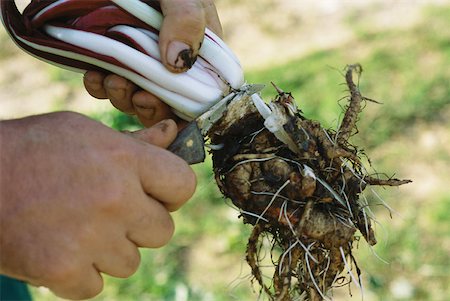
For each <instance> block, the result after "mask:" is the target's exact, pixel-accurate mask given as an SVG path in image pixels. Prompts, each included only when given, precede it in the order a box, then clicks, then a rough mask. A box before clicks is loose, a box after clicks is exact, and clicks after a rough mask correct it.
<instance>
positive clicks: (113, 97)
mask: <svg viewBox="0 0 450 301" xmlns="http://www.w3.org/2000/svg"><path fill="white" fill-rule="evenodd" d="M103 86H104V87H105V90H106V96H107V98H109V100H110V101H111V103H112V105H113V106H114V107H115V108H117V109H118V110H120V111H122V112H124V113H128V114H133V113H134V107H133V104H132V102H131V98H132V96H133V93H134V92H135V91H136V90H137V87H136V85H135V84H133V83H132V82H130V81H128V80H126V79H125V78H123V77H121V76H118V75H115V74H110V75H108V76H106V77H105V79H104V81H103Z"/></svg>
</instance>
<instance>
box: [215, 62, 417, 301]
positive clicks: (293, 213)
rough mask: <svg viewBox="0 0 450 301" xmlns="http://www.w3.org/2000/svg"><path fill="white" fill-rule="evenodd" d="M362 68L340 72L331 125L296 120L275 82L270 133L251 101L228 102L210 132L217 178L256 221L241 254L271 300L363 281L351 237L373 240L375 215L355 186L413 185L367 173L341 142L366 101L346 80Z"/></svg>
mask: <svg viewBox="0 0 450 301" xmlns="http://www.w3.org/2000/svg"><path fill="white" fill-rule="evenodd" d="M361 71H362V68H361V66H360V65H358V64H355V65H350V66H348V68H347V72H346V75H345V78H346V82H347V86H348V89H349V91H350V97H349V103H348V105H347V107H346V110H345V114H344V117H343V120H342V123H341V125H340V127H339V129H338V130H337V131H334V130H327V129H324V128H323V127H322V126H321V125H320V123H319V122H317V121H313V120H309V119H307V118H305V117H304V116H302V115H301V113H300V112H301V111H298V110H297V108H296V107H295V102H294V100H293V97H292V95H291V94H290V93H286V92H284V91H282V90H281V89H280V88H278V87H277V86H275V85H274V87H275V89H276V91H277V93H278V96H277V98H276V100H275V101H273V102H272V103H271V104H270V106H271V108H272V109H274V110H276V112H277V114H281V115H282V116H281V118H280V120H284V122H285V124H284V125H283V126H282V128H281V129H278V130H277V131H278V132H277V133H276V134H272V132H270V131H269V130H268V129H266V128H265V127H264V125H265V120H264V119H263V117H262V116H260V115H259V114H258V113H257V110H256V109H255V108H254V107H252V106H251V101H249V99H248V98H247V99H245V98H244V99H238V100H233V101H232V102H231V103H230V105H229V108H228V112H226V114H225V116H224V117H223V118H222V119H221V121H222V122H221V121H219V122H218V123H217V124H215V125H214V128H213V129H211V131H210V132H209V133H208V135H209V137H210V139H211V143H212V144H213V145H223V148H221V149H217V150H215V149H212V150H211V152H212V154H213V164H214V172H215V176H216V180H217V183H218V185H219V188H220V190H221V191H222V193H223V194H224V195H225V196H226V197H229V198H230V199H231V200H232V202H233V204H234V205H235V206H236V207H238V208H239V210H240V212H241V216H242V218H243V220H244V222H245V223H247V224H250V225H252V226H253V231H252V233H251V235H250V238H249V240H248V244H247V257H246V259H247V262H248V264H249V266H250V267H251V271H252V275H253V280H256V282H257V283H258V284H259V286H260V293H263V294H265V295H266V296H268V298H269V299H270V300H277V301H278V300H279V301H291V300H297V299H300V300H329V298H328V293H329V292H330V290H331V289H332V288H333V287H336V284H337V283H340V284H342V283H345V284H348V283H351V282H352V281H353V282H354V283H355V284H356V285H357V286H360V284H361V281H360V274H361V272H360V270H359V268H358V265H357V263H356V260H355V258H354V257H353V254H352V246H353V242H354V241H355V240H358V238H359V236H357V233H361V235H362V236H363V237H364V239H365V240H366V241H367V243H368V244H369V245H370V246H373V245H375V244H376V242H377V241H376V238H375V232H374V231H373V229H372V225H371V224H372V222H376V220H375V219H374V217H373V213H372V212H371V211H370V208H369V207H368V204H367V200H365V197H364V196H363V197H362V198H361V200H360V197H361V195H362V192H363V191H364V190H365V189H366V187H367V186H369V185H378V186H399V185H403V184H406V183H409V182H410V181H409V180H399V179H393V178H388V179H383V178H381V177H375V176H374V175H369V174H368V173H367V171H366V169H365V168H364V166H363V164H362V163H361V160H360V156H363V155H364V156H365V154H364V153H361V152H359V151H358V148H357V147H356V146H354V145H352V144H351V143H350V142H349V141H348V140H349V138H350V137H351V136H352V135H353V134H355V133H356V132H357V128H356V123H357V121H358V115H359V113H360V112H361V111H362V108H363V107H362V102H363V101H364V100H370V99H368V98H365V97H363V96H362V95H361V93H360V91H359V90H358V87H357V85H356V84H355V83H354V81H353V78H354V77H355V76H360V75H361ZM283 114H284V115H283ZM280 135H281V136H280ZM277 137H283V139H282V140H283V141H289V142H290V145H289V146H288V145H286V144H284V143H283V142H281V141H280V140H278V138H277ZM284 139H286V140H284ZM291 142H292V144H293V145H291ZM376 176H377V175H376ZM374 193H375V195H376V196H377V197H379V196H378V195H377V194H376V192H374ZM380 200H381V198H380ZM381 201H382V202H383V204H385V203H384V201H383V200H381ZM385 206H386V207H387V208H389V207H388V205H387V204H385ZM389 210H391V209H390V208H389ZM358 231H359V232H358ZM265 237H271V242H270V245H271V248H270V256H271V258H272V263H273V275H272V276H271V279H272V281H271V283H270V284H269V281H268V280H267V279H264V278H263V277H267V275H265V276H263V273H262V271H261V266H262V263H261V260H262V259H261V258H260V254H261V251H262V250H263V248H265V245H266V244H263V238H265ZM355 270H356V273H355ZM264 271H266V269H264ZM266 274H267V273H266ZM361 289H362V288H361Z"/></svg>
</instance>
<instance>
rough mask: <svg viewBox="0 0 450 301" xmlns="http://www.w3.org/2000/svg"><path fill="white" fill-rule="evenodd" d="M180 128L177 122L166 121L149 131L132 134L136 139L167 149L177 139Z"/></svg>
mask: <svg viewBox="0 0 450 301" xmlns="http://www.w3.org/2000/svg"><path fill="white" fill-rule="evenodd" d="M177 133H178V126H177V124H176V123H175V121H173V120H171V119H166V120H163V121H160V122H158V123H157V124H155V125H154V126H152V127H151V128H148V129H142V130H139V131H136V132H132V133H130V134H131V135H132V136H133V137H134V138H136V139H139V140H142V141H144V142H147V143H150V144H153V145H156V146H159V147H163V148H167V147H168V146H169V145H170V144H171V143H172V141H173V140H175V138H176V137H177Z"/></svg>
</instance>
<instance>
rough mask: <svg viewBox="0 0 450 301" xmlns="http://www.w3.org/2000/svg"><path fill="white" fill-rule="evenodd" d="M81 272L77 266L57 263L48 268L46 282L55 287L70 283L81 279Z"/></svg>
mask: <svg viewBox="0 0 450 301" xmlns="http://www.w3.org/2000/svg"><path fill="white" fill-rule="evenodd" d="M79 274H80V270H79V268H78V267H77V265H76V264H72V263H63V262H61V261H55V262H53V263H51V264H49V265H48V266H47V274H46V276H45V282H47V283H49V284H50V285H51V284H55V285H59V284H62V283H65V282H66V281H68V279H70V281H75V280H76V279H78V278H79Z"/></svg>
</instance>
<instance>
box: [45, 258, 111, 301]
mask: <svg viewBox="0 0 450 301" xmlns="http://www.w3.org/2000/svg"><path fill="white" fill-rule="evenodd" d="M68 261H69V262H70V260H68ZM70 264H71V263H70ZM70 264H69V265H70ZM72 265H73V264H72ZM72 271H74V272H72ZM80 271H82V273H80ZM59 278H60V279H58V281H52V282H51V283H52V284H51V285H49V287H48V288H49V289H50V290H51V291H52V292H53V293H55V295H57V296H59V297H62V298H65V299H73V300H81V299H88V298H92V297H95V296H96V295H98V294H100V292H101V291H102V290H103V278H102V276H101V275H100V273H99V271H98V270H97V269H96V268H95V267H94V266H87V267H84V268H80V267H75V268H73V269H70V268H68V269H66V272H65V273H61V275H60V276H59Z"/></svg>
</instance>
